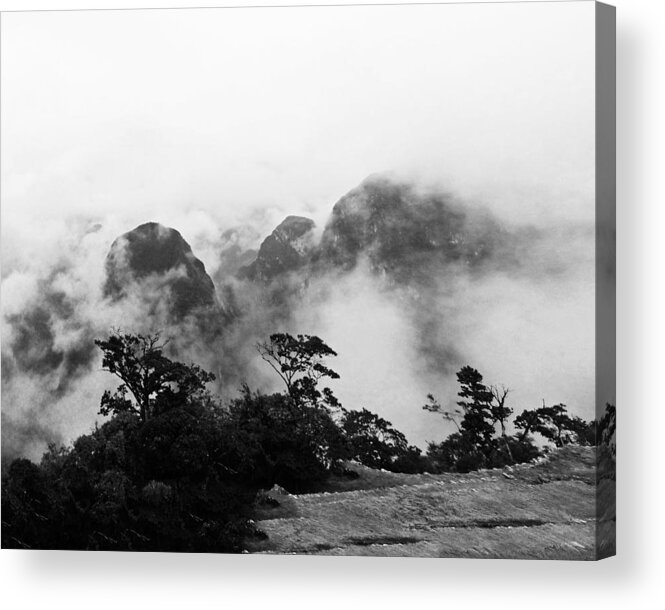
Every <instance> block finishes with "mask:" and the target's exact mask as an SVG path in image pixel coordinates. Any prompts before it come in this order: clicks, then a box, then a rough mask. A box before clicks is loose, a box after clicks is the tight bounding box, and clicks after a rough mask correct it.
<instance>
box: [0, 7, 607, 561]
mask: <svg viewBox="0 0 665 610" xmlns="http://www.w3.org/2000/svg"><path fill="white" fill-rule="evenodd" d="M613 15H614V13H613V9H610V8H609V7H603V6H600V5H596V4H595V3H593V2H564V3H558V2H554V3H502V4H492V3H480V4H450V5H445V4H442V5H419V6H415V5H414V6H408V5H407V6H339V7H306V8H297V7H292V8H289V7H282V8H254V9H205V10H203V9H199V10H194V9H188V10H134V11H91V12H89V11H80V12H77V11H70V12H32V13H31V12H25V13H22V12H16V13H4V14H3V15H2V21H1V24H2V26H1V27H2V32H1V34H2V77H1V78H2V81H1V86H2V546H3V548H25V549H81V550H122V551H181V552H216V553H227V552H228V553H237V552H250V553H276V554H279V553H302V554H329V555H388V556H412V557H482V558H538V559H585V560H589V559H596V558H599V557H603V556H607V555H610V554H613V552H614V542H613V540H614V523H615V516H614V500H613V498H614V487H615V484H614V480H615V477H614V456H615V441H614V438H615V436H614V429H615V421H616V420H615V409H614V406H613V405H614V402H615V397H614V370H613V367H614V364H613V358H614V355H613V354H614V352H613V349H614V334H613V333H614V328H613V320H614V313H613V303H614V247H613V244H614V212H613V210H614V208H613V205H614V204H613V196H614V192H613V179H614V178H613V171H614V165H613V163H614V161H613V151H614V139H613V133H614V132H613V123H612V122H613V114H612V113H613V99H614V97H613V96H614V91H613V56H612V54H613V19H614V16H613ZM606 405H608V406H607V407H606Z"/></svg>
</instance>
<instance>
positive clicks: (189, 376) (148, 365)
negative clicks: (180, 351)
mask: <svg viewBox="0 0 665 610" xmlns="http://www.w3.org/2000/svg"><path fill="white" fill-rule="evenodd" d="M166 344H167V343H166V342H163V341H161V339H160V335H159V334H154V335H140V334H138V335H132V334H127V333H122V332H115V333H114V334H112V335H111V336H110V337H109V338H108V339H106V340H104V341H103V340H100V339H97V340H96V341H95V345H97V347H99V349H101V350H102V354H103V357H102V368H103V369H104V370H106V371H108V372H109V373H112V374H113V375H115V376H116V377H118V378H119V379H120V380H121V381H122V384H120V386H119V387H118V388H117V389H116V390H115V392H113V393H111V392H110V391H108V390H107V391H105V392H104V394H103V396H102V400H101V405H100V411H99V412H100V414H102V415H117V414H119V413H133V414H135V415H136V416H138V417H139V419H140V420H141V421H142V422H146V421H148V420H149V419H151V418H152V417H153V416H155V415H156V414H158V413H159V412H162V411H165V410H167V409H169V408H171V407H173V406H178V405H182V404H184V403H186V402H187V401H190V400H192V399H194V398H200V397H202V396H203V395H204V394H205V387H206V384H207V383H209V382H210V381H213V380H214V379H215V376H214V375H213V374H212V373H208V372H207V371H204V370H203V369H202V368H200V367H199V366H198V365H196V364H191V365H185V364H183V363H182V362H175V361H173V360H171V359H169V358H167V357H166V356H165V355H164V353H163V352H164V348H165V347H166Z"/></svg>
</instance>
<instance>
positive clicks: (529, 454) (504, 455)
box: [423, 366, 538, 472]
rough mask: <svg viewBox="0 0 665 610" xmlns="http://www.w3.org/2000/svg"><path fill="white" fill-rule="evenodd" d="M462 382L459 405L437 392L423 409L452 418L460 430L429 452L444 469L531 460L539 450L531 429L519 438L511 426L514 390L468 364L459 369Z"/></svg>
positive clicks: (431, 445)
mask: <svg viewBox="0 0 665 610" xmlns="http://www.w3.org/2000/svg"><path fill="white" fill-rule="evenodd" d="M457 381H458V383H459V385H460V390H459V392H458V396H459V400H458V401H457V403H456V406H455V407H452V408H445V407H443V406H442V405H441V403H439V401H437V400H436V399H435V398H434V396H433V395H431V394H429V395H428V401H429V402H428V403H427V404H426V405H424V406H423V409H425V410H426V411H430V412H433V413H437V414H439V415H441V416H442V417H443V418H444V419H445V420H447V421H452V422H453V423H454V424H455V426H456V428H457V432H455V433H453V434H451V435H450V436H449V437H448V438H447V439H446V440H444V441H443V442H442V443H438V444H437V443H430V445H429V448H428V456H429V457H430V458H431V459H432V460H433V461H434V462H435V464H438V467H439V468H440V469H442V470H457V471H460V472H467V471H470V470H477V469H478V468H487V467H496V466H502V465H505V464H514V463H517V462H523V461H528V460H530V459H532V458H533V457H535V456H536V455H537V454H538V450H537V448H536V447H535V446H534V445H533V443H532V442H531V440H530V439H529V438H528V431H527V433H526V434H523V435H522V436H521V437H519V438H516V437H514V436H511V435H510V434H508V431H507V427H508V423H509V420H510V416H511V415H512V413H513V409H512V408H510V407H509V406H508V405H507V404H506V402H507V398H508V395H509V393H510V390H509V389H508V388H506V387H504V386H494V385H487V384H486V383H484V381H483V376H482V375H481V374H480V373H479V372H478V371H477V370H476V369H474V368H473V367H470V366H464V367H462V368H461V369H460V370H459V371H458V373H457Z"/></svg>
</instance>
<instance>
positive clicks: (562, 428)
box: [515, 403, 589, 447]
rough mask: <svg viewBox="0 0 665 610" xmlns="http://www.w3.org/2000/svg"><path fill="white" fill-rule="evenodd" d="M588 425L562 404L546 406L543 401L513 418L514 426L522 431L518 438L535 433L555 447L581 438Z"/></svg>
mask: <svg viewBox="0 0 665 610" xmlns="http://www.w3.org/2000/svg"><path fill="white" fill-rule="evenodd" d="M588 426H589V423H588V422H585V421H584V420H582V419H581V418H579V417H577V416H571V415H570V414H569V413H568V409H567V407H566V405H564V404H557V405H554V406H551V407H548V406H546V405H545V404H544V403H543V406H542V407H540V408H538V409H532V410H528V409H526V410H524V411H522V413H521V414H520V415H518V416H517V417H516V418H515V427H516V428H519V429H520V430H521V431H522V432H521V434H520V440H524V439H526V438H527V437H528V435H529V434H531V433H537V434H540V435H541V436H542V437H544V438H546V439H547V440H548V441H551V442H552V443H554V444H555V445H556V446H557V447H562V446H563V445H566V444H568V443H571V442H578V441H580V439H582V440H583V439H584V436H585V433H586V430H587V428H588Z"/></svg>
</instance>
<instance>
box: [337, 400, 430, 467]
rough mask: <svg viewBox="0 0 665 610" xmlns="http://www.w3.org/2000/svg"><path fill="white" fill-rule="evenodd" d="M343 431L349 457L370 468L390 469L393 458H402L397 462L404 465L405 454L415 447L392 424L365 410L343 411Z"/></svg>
mask: <svg viewBox="0 0 665 610" xmlns="http://www.w3.org/2000/svg"><path fill="white" fill-rule="evenodd" d="M341 427H342V431H343V432H344V436H345V437H346V441H347V443H348V448H349V457H350V458H351V459H353V460H357V461H358V462H361V463H362V464H364V465H365V466H369V467H370V468H384V469H386V470H393V469H394V468H395V464H396V461H397V460H398V459H400V458H401V461H400V463H399V464H400V465H401V466H402V468H404V467H406V465H407V463H408V460H407V455H409V457H410V458H411V460H413V458H414V456H413V455H410V454H409V452H411V454H412V453H413V452H414V451H417V452H418V455H419V454H420V451H419V450H418V449H416V448H415V447H409V444H408V442H407V440H406V437H405V436H404V435H403V434H402V433H401V432H400V431H399V430H396V429H395V428H393V427H392V424H391V423H390V422H389V421H387V420H385V419H383V418H382V417H379V416H378V415H376V413H372V412H371V411H368V410H367V409H362V410H361V411H346V410H344V413H343V415H342V421H341Z"/></svg>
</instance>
